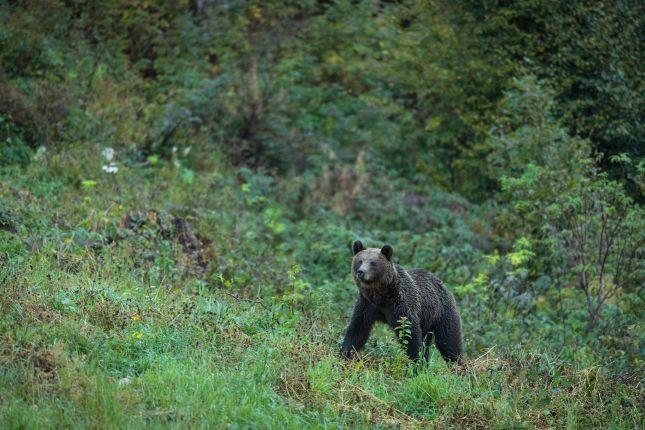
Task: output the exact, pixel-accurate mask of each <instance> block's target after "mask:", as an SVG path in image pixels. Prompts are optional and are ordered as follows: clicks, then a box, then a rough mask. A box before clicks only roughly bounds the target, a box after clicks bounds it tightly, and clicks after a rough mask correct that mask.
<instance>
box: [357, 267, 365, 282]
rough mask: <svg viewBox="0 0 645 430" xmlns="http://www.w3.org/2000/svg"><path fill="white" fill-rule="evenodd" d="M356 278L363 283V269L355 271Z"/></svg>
mask: <svg viewBox="0 0 645 430" xmlns="http://www.w3.org/2000/svg"><path fill="white" fill-rule="evenodd" d="M356 277H357V278H358V279H360V280H361V281H363V280H364V279H365V270H363V269H358V270H357V271H356Z"/></svg>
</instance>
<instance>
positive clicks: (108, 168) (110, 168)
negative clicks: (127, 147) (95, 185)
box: [103, 163, 119, 173]
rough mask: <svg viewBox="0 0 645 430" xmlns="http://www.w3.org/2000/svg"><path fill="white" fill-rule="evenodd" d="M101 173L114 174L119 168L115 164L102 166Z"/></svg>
mask: <svg viewBox="0 0 645 430" xmlns="http://www.w3.org/2000/svg"><path fill="white" fill-rule="evenodd" d="M103 171H104V172H105V173H116V172H118V171H119V166H117V165H116V163H110V164H107V165H104V166H103Z"/></svg>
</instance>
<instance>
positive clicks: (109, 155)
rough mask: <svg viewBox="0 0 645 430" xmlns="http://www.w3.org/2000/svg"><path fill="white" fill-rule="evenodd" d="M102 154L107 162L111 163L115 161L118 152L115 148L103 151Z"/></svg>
mask: <svg viewBox="0 0 645 430" xmlns="http://www.w3.org/2000/svg"><path fill="white" fill-rule="evenodd" d="M101 154H102V155H103V157H104V158H105V160H106V161H107V162H108V163H109V162H110V161H112V160H113V159H114V155H115V154H116V151H115V150H114V148H105V149H104V150H103V151H101ZM104 170H105V169H104Z"/></svg>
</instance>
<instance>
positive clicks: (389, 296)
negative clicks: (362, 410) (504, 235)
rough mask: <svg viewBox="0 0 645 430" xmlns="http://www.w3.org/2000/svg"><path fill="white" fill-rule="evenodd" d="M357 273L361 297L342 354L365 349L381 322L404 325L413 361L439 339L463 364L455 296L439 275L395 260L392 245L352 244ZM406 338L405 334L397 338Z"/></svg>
mask: <svg viewBox="0 0 645 430" xmlns="http://www.w3.org/2000/svg"><path fill="white" fill-rule="evenodd" d="M352 252H353V254H354V258H353V259H352V276H353V277H354V280H355V281H356V285H357V286H358V300H357V301H356V305H355V306H354V313H353V315H352V320H351V322H350V324H349V327H348V328H347V333H346V335H345V340H344V341H343V347H342V349H341V356H342V357H344V358H350V357H351V356H352V355H353V354H354V353H355V352H356V351H358V350H360V349H361V348H362V347H363V345H365V342H367V339H368V337H369V335H370V331H371V329H372V326H373V325H374V323H375V322H376V321H381V322H384V323H386V324H388V325H389V326H390V327H391V328H392V329H394V330H395V331H399V330H401V329H402V327H401V325H402V321H405V322H404V323H403V324H405V325H406V326H407V327H405V328H403V329H404V330H405V333H406V335H405V336H403V339H402V340H404V339H405V341H404V342H403V344H404V346H405V347H406V350H407V351H406V352H407V354H408V357H410V359H412V360H414V361H417V360H418V359H419V352H420V350H421V346H422V345H425V358H426V360H427V359H428V355H429V352H428V351H429V347H430V345H431V344H432V341H433V337H434V340H435V343H436V345H437V348H438V349H439V352H441V355H442V356H443V358H444V359H445V360H446V361H449V362H454V361H456V362H458V363H461V357H462V354H463V346H462V341H461V321H460V319H459V312H458V311H457V305H456V303H455V299H454V297H453V296H452V294H451V293H450V292H449V291H448V290H447V289H446V287H444V285H443V283H442V282H441V280H439V278H437V277H436V276H435V275H433V274H432V273H430V272H429V271H427V270H423V269H410V270H405V269H404V268H402V267H401V266H399V265H398V264H395V263H393V262H392V253H393V250H392V247H391V246H390V245H385V246H384V247H383V248H381V249H378V248H365V247H364V246H363V244H362V243H361V242H360V241H358V240H356V241H354V242H353V243H352ZM397 337H400V336H397Z"/></svg>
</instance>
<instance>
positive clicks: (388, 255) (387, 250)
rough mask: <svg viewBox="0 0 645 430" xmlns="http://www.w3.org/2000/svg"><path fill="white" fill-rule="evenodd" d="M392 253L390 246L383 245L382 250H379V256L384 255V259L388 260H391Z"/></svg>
mask: <svg viewBox="0 0 645 430" xmlns="http://www.w3.org/2000/svg"><path fill="white" fill-rule="evenodd" d="M393 252H394V250H393V249H392V247H391V246H390V245H385V246H384V247H383V248H381V254H383V255H385V258H387V259H388V260H389V259H390V258H392V253H393Z"/></svg>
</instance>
